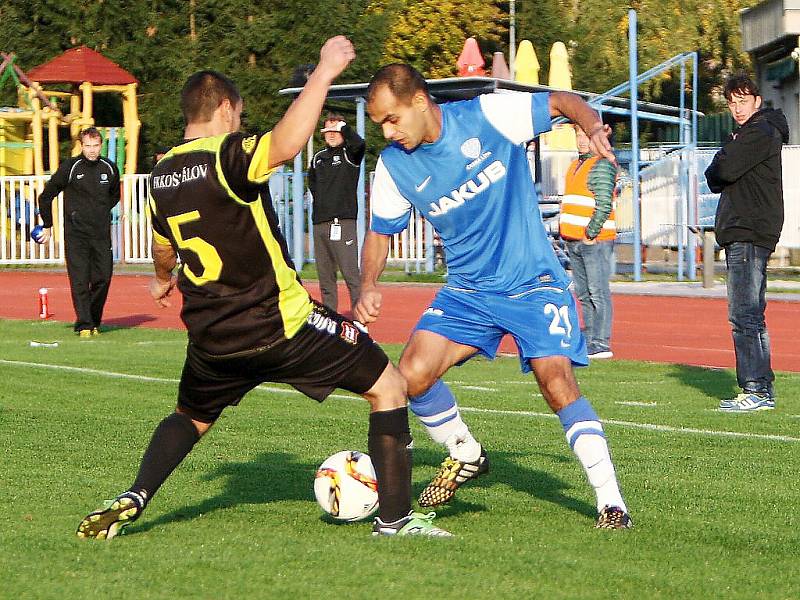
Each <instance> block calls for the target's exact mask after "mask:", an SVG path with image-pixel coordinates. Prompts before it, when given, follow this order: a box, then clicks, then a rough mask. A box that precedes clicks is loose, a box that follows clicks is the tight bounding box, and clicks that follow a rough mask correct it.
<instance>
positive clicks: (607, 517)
mask: <svg viewBox="0 0 800 600" xmlns="http://www.w3.org/2000/svg"><path fill="white" fill-rule="evenodd" d="M594 527H595V529H630V528H631V527H633V521H632V520H631V516H630V515H629V514H628V513H626V512H625V511H624V510H622V509H621V508H620V507H619V506H604V507H603V510H601V511H600V514H599V515H598V516H597V522H596V523H595V524H594Z"/></svg>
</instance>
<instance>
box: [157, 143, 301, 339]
mask: <svg viewBox="0 0 800 600" xmlns="http://www.w3.org/2000/svg"><path fill="white" fill-rule="evenodd" d="M269 144H270V133H266V134H264V135H254V136H246V135H244V134H241V133H231V134H225V135H221V136H216V137H207V138H200V139H196V140H190V141H187V142H185V143H184V144H182V145H180V146H176V147H175V148H173V149H172V150H170V152H169V153H167V154H166V156H164V158H162V159H161V160H160V161H159V163H158V164H157V165H156V167H155V168H154V169H153V172H152V174H151V175H150V211H151V215H152V223H153V236H154V239H155V242H156V243H159V244H165V245H166V244H171V245H172V247H173V248H175V249H176V250H177V252H178V253H179V254H180V257H181V262H182V265H181V268H180V271H179V274H178V288H179V289H180V291H181V293H182V294H183V310H182V312H181V318H182V319H183V322H184V324H185V325H186V328H187V330H188V332H189V338H190V339H191V341H192V342H193V343H195V344H197V346H198V347H199V348H200V349H202V350H204V351H205V352H207V353H209V354H215V355H221V354H230V353H233V352H239V351H243V350H249V349H253V348H259V347H264V346H269V345H272V344H274V343H276V342H278V341H280V340H282V339H287V338H291V337H292V336H293V335H294V334H295V333H297V331H298V330H299V329H300V327H302V325H303V324H304V323H305V322H306V319H307V317H308V315H309V313H310V312H311V309H312V307H313V305H312V303H311V300H310V299H309V296H308V293H307V292H306V290H305V289H304V288H303V286H302V285H301V283H300V279H299V277H298V275H297V273H296V272H295V270H294V265H293V264H292V261H291V258H290V257H289V252H288V249H287V246H286V240H285V239H284V237H283V235H282V234H281V232H280V231H279V229H278V219H277V217H276V215H275V212H274V210H273V208H272V202H271V200H270V196H269V190H268V188H267V185H266V182H267V179H268V178H269V176H270V175H271V174H272V170H271V169H269V168H268V164H267V162H268V157H269Z"/></svg>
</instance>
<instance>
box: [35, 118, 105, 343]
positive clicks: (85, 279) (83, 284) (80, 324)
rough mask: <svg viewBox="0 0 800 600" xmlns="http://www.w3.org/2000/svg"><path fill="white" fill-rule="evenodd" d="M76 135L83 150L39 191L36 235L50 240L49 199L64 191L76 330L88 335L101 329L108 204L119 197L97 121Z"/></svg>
mask: <svg viewBox="0 0 800 600" xmlns="http://www.w3.org/2000/svg"><path fill="white" fill-rule="evenodd" d="M80 140H81V153H80V154H79V155H78V156H75V157H73V158H70V159H68V160H65V161H64V162H62V163H61V165H60V166H59V167H58V170H57V171H56V172H55V173H53V176H52V177H51V178H50V180H49V181H48V182H47V185H45V187H44V190H43V191H42V193H41V194H40V195H39V212H40V214H41V217H42V224H43V226H44V231H43V232H42V234H41V235H40V236H39V237H38V239H37V240H36V241H37V242H39V243H40V244H45V243H47V242H48V241H50V236H51V232H52V227H53V199H54V198H55V197H56V196H57V195H58V194H60V193H61V192H64V249H65V254H66V261H67V274H68V275H69V284H70V288H71V291H72V305H73V307H74V308H75V331H76V333H78V335H80V337H82V338H89V337H91V336H93V335H97V334H98V333H99V332H100V331H99V329H98V328H99V327H100V321H101V320H102V317H103V307H104V306H105V303H106V298H107V297H108V288H109V286H110V284H111V274H112V271H113V268H114V259H113V254H112V252H111V209H112V208H114V206H116V204H117V202H119V171H118V170H117V167H116V165H115V164H114V163H113V162H111V161H110V160H108V159H106V158H103V157H102V156H100V147H101V146H102V143H103V138H102V136H101V135H100V132H99V131H98V130H97V129H96V128H95V127H89V128H88V129H84V130H83V131H81V134H80Z"/></svg>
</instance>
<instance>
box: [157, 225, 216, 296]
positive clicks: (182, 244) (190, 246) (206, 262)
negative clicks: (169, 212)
mask: <svg viewBox="0 0 800 600" xmlns="http://www.w3.org/2000/svg"><path fill="white" fill-rule="evenodd" d="M199 220H200V211H197V210H193V211H191V212H187V213H182V214H180V215H175V216H173V217H167V223H168V224H169V228H170V231H172V235H173V236H174V237H175V243H176V244H178V248H180V249H181V250H191V251H192V252H194V254H195V255H197V259H198V260H199V261H200V264H201V265H202V266H203V272H202V273H200V274H199V275H198V274H197V273H195V272H194V271H192V269H191V268H190V267H189V265H188V264H186V263H185V262H184V265H183V272H184V273H185V274H186V276H187V277H188V278H189V280H190V281H191V282H192V283H194V284H195V285H205V284H206V283H208V282H209V281H217V280H218V279H219V276H220V274H221V273H222V258H220V256H219V252H217V249H216V248H214V246H212V245H211V244H209V243H208V242H207V241H205V240H204V239H203V238H200V237H197V236H195V237H190V238H186V239H184V238H183V235H182V234H181V225H183V224H184V223H192V222H193V221H199Z"/></svg>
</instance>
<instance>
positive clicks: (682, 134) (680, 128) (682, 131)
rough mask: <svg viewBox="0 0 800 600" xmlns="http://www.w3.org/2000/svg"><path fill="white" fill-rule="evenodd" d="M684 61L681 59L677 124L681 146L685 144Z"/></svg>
mask: <svg viewBox="0 0 800 600" xmlns="http://www.w3.org/2000/svg"><path fill="white" fill-rule="evenodd" d="M685 94H686V62H685V61H681V103H680V111H681V112H680V115H681V124H680V125H679V126H678V143H679V144H680V145H681V146H683V145H685V144H686V123H684V120H683V118H684V114H685V112H684V109H685V108H686V97H685Z"/></svg>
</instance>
